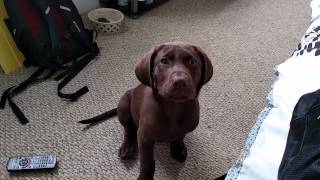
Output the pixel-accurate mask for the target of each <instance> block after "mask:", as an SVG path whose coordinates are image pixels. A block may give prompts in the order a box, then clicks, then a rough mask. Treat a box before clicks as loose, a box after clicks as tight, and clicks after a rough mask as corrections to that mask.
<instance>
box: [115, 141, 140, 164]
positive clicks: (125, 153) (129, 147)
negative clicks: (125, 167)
mask: <svg viewBox="0 0 320 180" xmlns="http://www.w3.org/2000/svg"><path fill="white" fill-rule="evenodd" d="M136 152H137V146H136V144H135V143H126V142H124V143H122V145H121V147H120V149H119V157H120V159H121V160H132V159H134V158H135V155H136Z"/></svg>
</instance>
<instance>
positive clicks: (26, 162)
mask: <svg viewBox="0 0 320 180" xmlns="http://www.w3.org/2000/svg"><path fill="white" fill-rule="evenodd" d="M29 164H30V159H28V158H23V159H21V160H20V161H19V165H20V166H22V167H27V166H28V165H29Z"/></svg>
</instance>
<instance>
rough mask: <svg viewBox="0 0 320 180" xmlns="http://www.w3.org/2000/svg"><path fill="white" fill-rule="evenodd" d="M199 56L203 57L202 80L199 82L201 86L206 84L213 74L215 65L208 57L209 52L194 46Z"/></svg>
mask: <svg viewBox="0 0 320 180" xmlns="http://www.w3.org/2000/svg"><path fill="white" fill-rule="evenodd" d="M194 48H195V50H196V52H197V54H198V56H199V57H200V58H201V61H202V68H201V80H200V84H199V86H200V87H199V88H201V86H202V85H204V84H206V83H207V82H208V81H209V80H210V79H211V77H212V75H213V67H212V63H211V61H210V59H209V58H208V56H207V54H206V53H205V52H203V51H202V49H200V48H199V47H197V46H194Z"/></svg>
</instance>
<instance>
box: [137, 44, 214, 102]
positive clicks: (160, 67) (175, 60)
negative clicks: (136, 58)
mask: <svg viewBox="0 0 320 180" xmlns="http://www.w3.org/2000/svg"><path fill="white" fill-rule="evenodd" d="M135 73H136V76H137V78H138V79H139V80H140V81H141V82H142V83H143V84H145V85H146V86H150V87H152V88H153V89H154V90H155V91H156V92H157V93H158V95H160V96H161V97H163V98H166V99H168V100H172V101H186V100H190V99H194V98H196V97H197V95H198V93H199V91H200V89H201V87H202V86H203V85H204V84H206V83H207V82H208V81H209V80H210V79H211V77H212V74H213V67H212V64H211V61H210V60H209V58H208V56H207V55H206V54H205V53H204V52H203V51H202V50H201V49H200V48H199V47H197V46H194V45H190V44H186V43H182V42H170V43H164V44H160V45H156V46H154V47H153V48H152V49H151V50H150V51H149V52H148V53H147V54H145V56H144V57H143V58H142V60H141V61H140V62H139V64H138V65H137V66H136V69H135Z"/></svg>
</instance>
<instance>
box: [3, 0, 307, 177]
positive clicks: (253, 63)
mask: <svg viewBox="0 0 320 180" xmlns="http://www.w3.org/2000/svg"><path fill="white" fill-rule="evenodd" d="M310 12H311V10H310V8H309V1H306V0H276V1H275V0H274V1H265V0H171V1H169V2H168V3H166V4H164V5H162V6H161V7H159V8H156V9H154V10H152V11H151V12H149V13H147V14H145V15H143V16H142V17H141V18H139V19H137V20H131V19H126V20H125V26H124V28H123V30H124V31H123V32H122V33H121V34H117V35H109V36H100V37H99V39H98V42H99V46H100V47H101V52H102V53H101V56H100V57H99V58H98V60H97V61H94V62H93V63H91V64H90V65H89V66H88V67H87V68H86V69H85V70H83V71H82V72H81V74H79V75H78V76H77V77H76V78H75V79H74V80H73V81H72V83H71V84H69V86H68V87H67V88H65V91H72V90H75V89H78V88H80V87H82V86H83V85H88V86H89V88H90V92H89V93H88V94H87V95H85V96H83V97H82V98H81V99H80V100H79V101H78V102H76V103H70V102H67V101H64V100H62V99H60V98H58V97H57V96H56V85H57V83H56V82H55V81H47V82H46V83H42V84H39V85H36V86H33V87H31V88H30V89H28V90H27V91H26V92H24V93H23V94H22V95H21V96H18V97H16V98H15V101H16V102H17V104H19V105H20V107H21V108H22V109H23V111H24V112H25V113H26V115H27V116H28V118H29V119H30V121H31V122H30V123H29V124H28V125H26V126H22V125H20V123H19V122H18V121H17V120H16V118H15V116H14V115H13V114H12V112H11V110H10V109H9V108H6V109H5V110H1V111H0V123H1V124H0V162H1V165H0V179H1V180H7V179H61V180H67V179H72V180H73V179H74V180H82V179H83V180H98V179H104V180H105V179H119V180H123V179H135V178H136V177H137V175H138V163H137V162H136V161H135V162H131V163H129V164H123V163H121V162H120V160H119V159H118V156H117V153H118V148H119V146H120V143H121V141H122V127H121V126H120V124H119V123H118V121H117V118H114V119H111V120H109V121H106V122H104V123H101V124H99V125H97V126H95V127H92V128H91V129H89V130H87V131H84V130H83V128H84V127H85V126H82V125H79V124H77V123H76V122H77V121H78V120H81V119H84V118H89V117H92V116H94V115H98V114H99V113H102V112H104V111H106V110H108V109H110V108H113V107H115V106H116V105H117V102H118V100H119V98H120V96H121V95H122V94H123V93H124V92H125V91H126V90H127V89H129V88H131V87H134V86H135V85H137V84H138V81H137V80H136V78H135V75H134V71H133V70H134V65H135V64H136V63H137V61H138V60H139V59H140V58H141V57H142V55H143V54H144V53H145V52H146V51H147V50H148V49H149V48H150V47H151V46H152V45H153V44H156V43H160V42H166V41H175V40H180V41H186V42H191V43H194V44H197V45H199V46H200V47H202V48H203V49H204V50H205V51H206V52H207V53H208V55H209V57H210V58H211V60H212V63H213V65H214V76H213V79H212V80H211V81H210V83H209V84H208V85H207V86H205V87H204V88H203V90H202V92H201V95H200V103H201V121H200V124H199V126H198V128H197V129H196V130H195V131H194V132H192V133H190V134H188V135H187V137H186V140H185V141H186V144H187V148H188V153H189V156H188V158H187V161H186V162H185V163H184V164H180V163H177V162H175V161H174V160H173V159H172V158H171V157H170V155H169V149H168V145H167V144H157V146H156V148H155V160H156V172H155V179H159V180H166V179H168V180H169V179H172V180H175V179H180V180H184V179H213V178H214V177H218V176H220V175H222V174H224V173H225V172H226V171H227V170H228V168H229V167H230V166H231V165H232V163H234V162H235V161H236V160H237V158H238V156H239V154H240V152H241V149H242V148H243V145H244V142H245V139H246V136H247V133H248V131H249V129H250V128H251V126H252V124H253V122H254V119H255V118H256V117H257V115H258V113H259V112H260V110H261V109H262V108H263V106H264V105H265V102H266V101H265V97H266V94H267V91H268V90H269V87H270V85H271V83H272V80H273V73H274V71H273V68H274V66H275V65H276V64H279V63H281V62H283V61H284V60H286V59H287V58H288V57H289V56H290V54H291V53H292V51H293V49H294V48H295V46H296V45H297V42H298V40H299V39H300V37H301V35H302V34H303V33H304V31H305V30H306V28H307V26H308V24H309V17H310ZM32 71H33V69H23V70H20V71H18V72H16V73H14V74H12V75H4V74H3V73H1V74H0V91H1V92H2V91H3V90H4V89H5V88H7V87H9V86H11V85H15V84H17V83H18V82H21V81H22V80H24V79H25V78H27V77H28V76H29V75H30V73H31V72H32ZM29 153H54V154H56V155H57V156H58V161H59V167H58V168H57V169H56V170H54V171H50V172H40V173H18V174H9V173H8V172H7V171H6V168H5V165H6V161H7V159H8V157H9V156H13V155H17V154H29Z"/></svg>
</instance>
